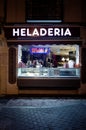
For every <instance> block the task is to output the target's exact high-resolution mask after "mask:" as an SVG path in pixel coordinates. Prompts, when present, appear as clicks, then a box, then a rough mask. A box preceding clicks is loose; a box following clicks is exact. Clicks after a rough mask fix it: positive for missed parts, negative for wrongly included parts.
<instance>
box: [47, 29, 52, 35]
mask: <svg viewBox="0 0 86 130" xmlns="http://www.w3.org/2000/svg"><path fill="white" fill-rule="evenodd" d="M48 36H53V28H49V29H48Z"/></svg>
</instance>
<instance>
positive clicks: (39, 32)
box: [5, 26, 80, 40]
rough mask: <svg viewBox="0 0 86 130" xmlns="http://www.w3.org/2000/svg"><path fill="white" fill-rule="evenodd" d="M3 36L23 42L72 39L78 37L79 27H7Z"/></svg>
mask: <svg viewBox="0 0 86 130" xmlns="http://www.w3.org/2000/svg"><path fill="white" fill-rule="evenodd" d="M5 36H6V38H7V39H8V40H12V39H13V40H21V39H22V40H25V38H26V39H28V40H29V39H37V38H38V39H40V38H42V37H43V38H50V39H51V38H52V37H53V38H55V39H56V38H61V37H62V38H67V37H68V38H73V37H80V28H79V27H59V26H52V27H51V26H37V27H36V26H26V27H25V26H23V27H19V26H13V27H12V26H11V27H10V26H7V27H5Z"/></svg>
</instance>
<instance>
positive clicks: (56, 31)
mask: <svg viewBox="0 0 86 130" xmlns="http://www.w3.org/2000/svg"><path fill="white" fill-rule="evenodd" d="M54 36H60V29H59V28H55V29H54Z"/></svg>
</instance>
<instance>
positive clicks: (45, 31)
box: [40, 28, 47, 36]
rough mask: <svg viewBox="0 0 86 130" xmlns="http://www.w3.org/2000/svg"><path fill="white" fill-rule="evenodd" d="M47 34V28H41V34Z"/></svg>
mask: <svg viewBox="0 0 86 130" xmlns="http://www.w3.org/2000/svg"><path fill="white" fill-rule="evenodd" d="M46 34H47V30H46V29H45V28H41V29H40V36H45V35H46Z"/></svg>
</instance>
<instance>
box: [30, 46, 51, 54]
mask: <svg viewBox="0 0 86 130" xmlns="http://www.w3.org/2000/svg"><path fill="white" fill-rule="evenodd" d="M49 52H50V48H48V47H31V48H30V53H31V54H39V53H40V54H47V53H49Z"/></svg>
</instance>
